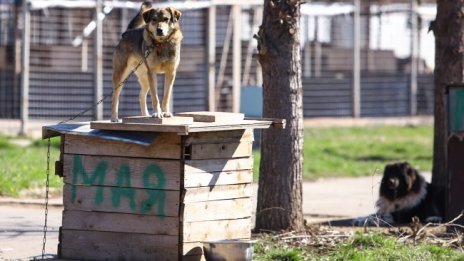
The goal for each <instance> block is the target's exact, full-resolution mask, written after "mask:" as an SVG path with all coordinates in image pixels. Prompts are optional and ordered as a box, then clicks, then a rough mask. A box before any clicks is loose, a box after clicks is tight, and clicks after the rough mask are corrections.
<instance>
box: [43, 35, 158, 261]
mask: <svg viewBox="0 0 464 261" xmlns="http://www.w3.org/2000/svg"><path fill="white" fill-rule="evenodd" d="M154 47H155V45H154V44H153V45H151V46H149V47H148V49H147V50H146V51H145V55H144V57H143V58H142V59H140V61H139V63H138V64H137V65H136V66H135V67H134V68H133V69H132V71H131V72H130V73H129V75H127V77H126V78H125V79H124V81H122V82H121V83H120V84H119V85H118V87H116V88H115V89H114V90H117V89H119V88H122V86H124V84H126V82H127V81H128V80H129V78H130V77H131V76H132V75H133V74H134V73H135V72H136V71H137V69H138V68H139V67H140V66H141V65H142V64H143V63H144V62H145V61H146V59H147V58H148V56H149V55H150V54H151V53H152V52H153V49H154ZM114 90H112V91H111V93H110V94H109V95H105V96H103V97H102V98H101V99H100V100H98V101H97V102H96V103H95V104H94V105H92V106H91V107H89V108H87V109H85V110H83V111H81V112H79V113H78V114H76V115H74V116H72V117H70V118H69V119H65V120H62V121H60V122H59V123H58V124H63V123H66V122H68V121H72V120H74V119H76V118H79V117H81V116H82V115H84V114H86V113H87V112H88V111H90V110H92V109H93V108H95V107H96V106H98V105H99V104H101V103H102V102H103V101H104V100H106V98H108V97H109V96H112V95H113V92H114ZM50 139H51V138H48V145H47V178H46V182H45V222H44V228H43V241H42V260H44V259H45V247H46V244H47V231H48V226H47V223H48V202H49V194H50V146H51V140H50Z"/></svg>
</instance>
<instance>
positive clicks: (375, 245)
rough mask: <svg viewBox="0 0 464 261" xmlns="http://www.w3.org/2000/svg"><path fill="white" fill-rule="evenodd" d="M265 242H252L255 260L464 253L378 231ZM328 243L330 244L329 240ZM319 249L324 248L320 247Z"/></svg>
mask: <svg viewBox="0 0 464 261" xmlns="http://www.w3.org/2000/svg"><path fill="white" fill-rule="evenodd" d="M268 244H269V243H268V242H258V244H256V246H255V259H256V260H276V261H283V260H289V261H300V260H301V261H303V260H314V261H338V260H363V261H378V260H395V261H396V260H404V261H409V260H424V261H425V260H427V261H428V260H437V261H439V260H464V253H463V252H459V251H457V250H455V249H452V248H451V247H442V246H438V245H433V244H422V243H421V244H418V245H413V244H411V243H404V242H400V241H399V240H398V239H397V238H395V237H392V236H386V235H384V234H381V233H378V232H377V233H359V232H357V233H356V234H355V235H354V236H353V237H351V238H349V239H347V240H346V241H344V242H343V243H341V244H337V245H332V246H308V247H305V246H299V247H295V246H282V245H279V246H277V247H274V246H272V245H268ZM329 245H330V244H329ZM321 249H325V250H324V251H321Z"/></svg>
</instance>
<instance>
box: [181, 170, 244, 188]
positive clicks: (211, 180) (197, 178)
mask: <svg viewBox="0 0 464 261" xmlns="http://www.w3.org/2000/svg"><path fill="white" fill-rule="evenodd" d="M252 181H253V171H252V170H251V169H246V170H235V171H224V172H192V173H185V174H184V187H185V188H192V187H204V186H217V185H233V184H243V183H250V182H252Z"/></svg>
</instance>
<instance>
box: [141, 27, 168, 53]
mask: <svg viewBox="0 0 464 261" xmlns="http://www.w3.org/2000/svg"><path fill="white" fill-rule="evenodd" d="M145 30H146V31H147V34H148V37H150V39H151V41H152V44H151V45H150V48H151V49H152V50H153V49H154V50H156V53H157V54H160V53H161V51H162V50H163V47H164V44H165V43H167V42H169V41H170V40H171V39H172V36H173V35H174V33H175V32H176V30H175V29H174V30H173V31H172V32H171V33H170V34H169V35H168V37H167V38H166V41H164V42H158V41H156V39H155V37H153V35H152V33H151V32H150V31H149V30H148V27H146V28H145Z"/></svg>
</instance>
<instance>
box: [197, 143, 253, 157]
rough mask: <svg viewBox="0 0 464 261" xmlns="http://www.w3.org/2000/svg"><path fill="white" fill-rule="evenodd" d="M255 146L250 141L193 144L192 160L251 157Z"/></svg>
mask: <svg viewBox="0 0 464 261" xmlns="http://www.w3.org/2000/svg"><path fill="white" fill-rule="evenodd" d="M252 150H253V145H252V142H250V141H244V142H231V143H222V144H220V143H219V144H193V145H191V154H190V158H191V159H192V160H195V159H231V158H243V157H250V156H251V155H252Z"/></svg>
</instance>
